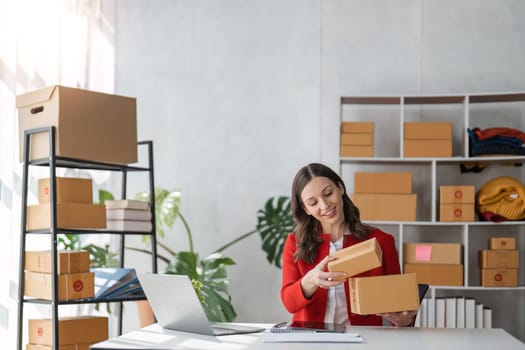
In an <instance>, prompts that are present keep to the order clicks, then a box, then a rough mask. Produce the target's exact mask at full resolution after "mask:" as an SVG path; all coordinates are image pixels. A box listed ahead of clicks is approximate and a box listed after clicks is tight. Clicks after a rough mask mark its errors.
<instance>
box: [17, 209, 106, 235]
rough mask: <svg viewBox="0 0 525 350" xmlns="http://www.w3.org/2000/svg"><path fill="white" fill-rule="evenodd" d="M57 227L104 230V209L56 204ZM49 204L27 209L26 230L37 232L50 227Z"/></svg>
mask: <svg viewBox="0 0 525 350" xmlns="http://www.w3.org/2000/svg"><path fill="white" fill-rule="evenodd" d="M56 208H57V227H59V228H79V229H82V228H105V227H106V207H105V206H104V205H97V204H84V203H56ZM50 213H51V208H50V204H49V203H44V204H37V205H29V206H28V207H27V229H28V230H39V229H49V228H50V227H51V214H50Z"/></svg>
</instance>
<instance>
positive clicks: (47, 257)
mask: <svg viewBox="0 0 525 350" xmlns="http://www.w3.org/2000/svg"><path fill="white" fill-rule="evenodd" d="M25 254H26V257H25V258H26V259H25V260H26V261H25V270H27V271H33V272H45V273H51V251H49V250H40V251H26V253H25ZM89 263H90V261H89V252H87V251H85V250H80V251H70V250H63V251H59V252H57V273H58V274H60V275H62V274H66V273H79V272H89Z"/></svg>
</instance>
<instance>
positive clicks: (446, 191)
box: [439, 186, 476, 204]
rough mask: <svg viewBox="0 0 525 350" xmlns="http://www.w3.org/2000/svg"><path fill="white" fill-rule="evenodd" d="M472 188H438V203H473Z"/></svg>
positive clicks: (473, 192)
mask: <svg viewBox="0 0 525 350" xmlns="http://www.w3.org/2000/svg"><path fill="white" fill-rule="evenodd" d="M475 196H476V191H475V189H474V186H439V202H440V203H441V204H452V203H458V204H459V203H468V204H472V203H475Z"/></svg>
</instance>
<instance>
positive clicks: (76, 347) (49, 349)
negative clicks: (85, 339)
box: [26, 343, 94, 350]
mask: <svg viewBox="0 0 525 350" xmlns="http://www.w3.org/2000/svg"><path fill="white" fill-rule="evenodd" d="M92 344H94V343H89V344H87V343H84V344H69V345H59V346H58V350H89V347H90V346H91V345H92ZM26 350H53V346H52V345H40V344H27V345H26Z"/></svg>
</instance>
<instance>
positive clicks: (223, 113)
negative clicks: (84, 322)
mask: <svg viewBox="0 0 525 350" xmlns="http://www.w3.org/2000/svg"><path fill="white" fill-rule="evenodd" d="M116 13H117V21H116V23H115V32H116V40H115V45H116V89H117V92H118V93H122V94H126V95H131V96H136V97H137V98H138V113H139V114H138V118H139V121H138V122H139V138H140V139H152V140H154V143H155V163H156V167H155V171H156V181H157V184H158V185H160V186H163V187H167V188H180V189H182V191H183V192H182V202H183V204H182V211H183V213H184V214H185V215H186V217H187V219H188V221H189V223H190V225H191V227H192V229H193V233H194V240H195V245H196V249H197V250H198V251H199V252H200V253H201V255H203V254H207V253H209V252H211V251H212V250H213V249H215V248H217V247H218V246H220V245H222V244H223V243H225V242H227V241H229V240H231V239H233V238H235V237H236V236H238V235H239V234H242V233H244V232H247V231H250V230H252V229H253V228H254V227H255V224H256V212H257V210H258V209H259V208H261V207H262V206H263V204H264V202H265V200H266V199H267V198H269V197H271V196H276V195H282V194H285V195H288V193H289V190H290V184H291V180H292V177H293V175H294V174H295V172H296V170H297V169H298V168H299V167H300V166H302V165H303V164H305V163H307V162H311V161H319V160H321V161H324V162H326V163H328V164H330V165H332V166H333V167H334V168H336V167H337V166H338V142H339V135H338V133H339V117H340V110H339V97H340V96H343V95H365V94H372V95H388V94H420V93H423V94H427V93H436V94H446V93H466V92H501V91H523V90H525V89H524V83H523V82H524V81H525V68H524V65H523V62H524V59H525V45H523V44H522V38H523V36H524V34H525V19H524V17H523V13H525V3H524V2H522V1H518V0H505V1H498V2H494V1H488V0H485V1H479V0H464V1H452V0H445V1H442V0H439V1H437V0H427V1H422V0H399V1H395V2H393V1H387V0H371V1H351V0H325V1H322V0H286V1H282V0H268V1H246V0H223V1H220V2H218V1H206V0H196V1H175V0H173V1H168V0H160V1H154V2H152V1H144V0H130V1H122V2H118V4H117V11H116ZM134 186H136V190H139V189H143V188H144V187H145V186H146V185H145V183H142V184H141V183H140V181H139V180H137V181H136V182H135V183H134ZM181 232H182V231H180V230H174V232H172V233H170V238H169V242H170V244H171V245H172V246H173V247H174V248H175V249H177V250H180V249H187V242H186V240H185V237H184V236H183V235H182V233H181ZM259 246H260V240H259V238H258V237H255V236H252V237H251V238H249V239H247V240H245V241H243V242H242V243H240V244H237V245H236V246H234V247H232V248H230V249H229V250H227V251H226V254H228V255H229V256H231V257H232V258H233V259H234V260H235V261H236V262H237V265H236V266H234V267H233V268H231V269H229V273H230V276H231V293H232V296H233V302H234V306H235V308H236V310H237V313H238V321H267V322H273V321H278V320H281V319H287V317H288V316H287V313H286V312H285V311H284V310H283V308H282V306H281V303H280V299H279V288H280V271H279V270H278V269H276V268H274V267H272V266H270V265H269V264H268V263H267V262H266V260H265V258H264V254H263V252H262V250H261V249H260V248H259ZM137 259H140V258H139V257H137ZM520 298H521V299H523V298H525V296H523V294H521V297H520ZM520 305H522V304H520ZM522 311H523V310H522ZM520 317H521V318H520V319H518V324H520V322H521V325H523V322H524V321H523V312H521V316H520ZM522 328H523V327H522ZM522 337H525V336H524V335H522Z"/></svg>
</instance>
